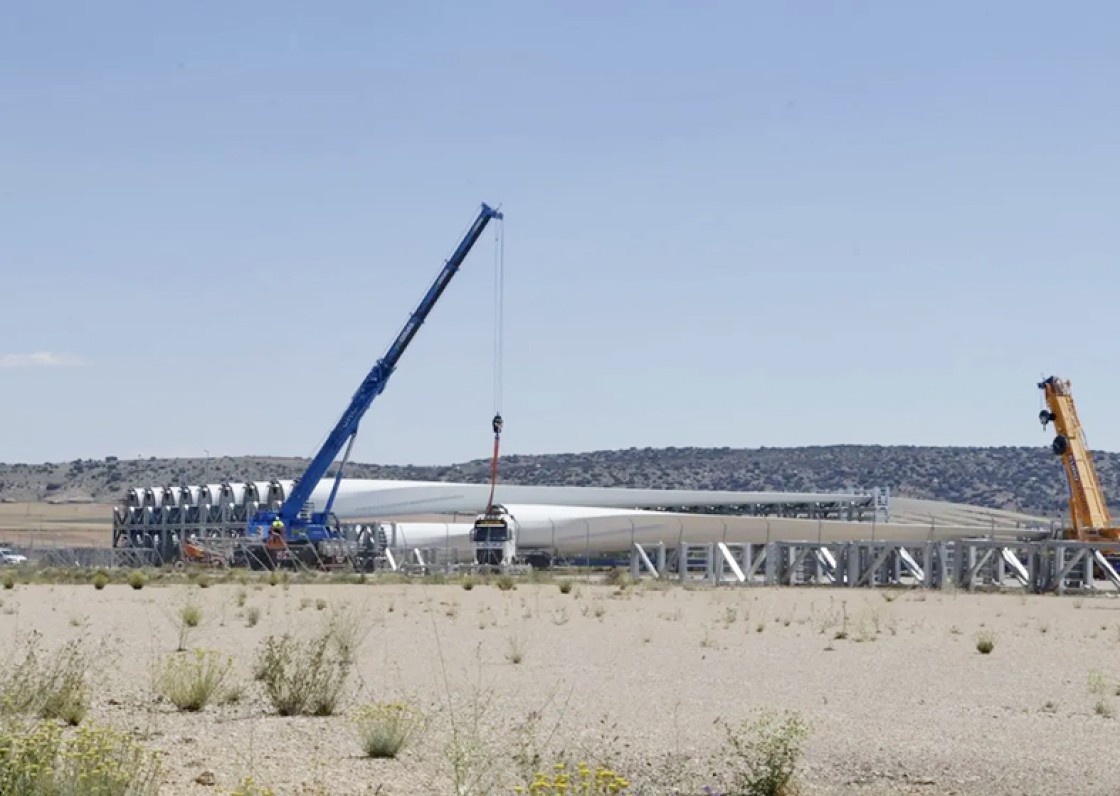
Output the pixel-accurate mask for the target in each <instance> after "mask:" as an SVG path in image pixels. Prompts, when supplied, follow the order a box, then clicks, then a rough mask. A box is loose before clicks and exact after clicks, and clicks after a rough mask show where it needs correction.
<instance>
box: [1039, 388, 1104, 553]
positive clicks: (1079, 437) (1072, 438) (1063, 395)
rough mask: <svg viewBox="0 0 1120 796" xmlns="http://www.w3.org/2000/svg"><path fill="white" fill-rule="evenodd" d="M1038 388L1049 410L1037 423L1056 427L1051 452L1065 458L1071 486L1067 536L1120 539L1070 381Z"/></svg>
mask: <svg viewBox="0 0 1120 796" xmlns="http://www.w3.org/2000/svg"><path fill="white" fill-rule="evenodd" d="M1038 387H1039V389H1040V390H1042V391H1043V394H1044V396H1045V399H1046V409H1043V410H1042V411H1041V412H1039V414H1038V419H1039V421H1040V422H1041V423H1042V427H1043V428H1046V427H1047V426H1048V425H1049V424H1050V423H1053V424H1054V429H1055V431H1057V435H1056V436H1055V437H1054V441H1053V442H1052V443H1051V445H1050V450H1052V451H1053V452H1054V454H1055V455H1056V456H1060V457H1061V458H1062V465H1063V466H1064V467H1065V471H1066V481H1067V482H1068V484H1069V516H1070V527H1069V528H1068V529H1067V531H1066V535H1067V536H1069V537H1070V538H1073V539H1078V540H1080V541H1083V542H1103V541H1114V540H1117V539H1120V528H1117V527H1115V526H1113V524H1112V515H1111V514H1110V513H1109V511H1108V504H1107V503H1105V499H1104V492H1103V490H1102V489H1101V482H1100V479H1098V478H1097V470H1096V468H1095V467H1094V466H1093V457H1092V455H1091V454H1090V453H1089V448H1088V447H1087V446H1086V444H1085V432H1084V431H1083V430H1082V428H1081V421H1080V420H1079V419H1078V417H1077V408H1076V407H1075V406H1074V403H1073V394H1072V393H1071V392H1070V383H1069V380H1068V379H1059V378H1057V377H1055V376H1051V377H1050V378H1048V379H1046V380H1045V381H1042V382H1039V385H1038Z"/></svg>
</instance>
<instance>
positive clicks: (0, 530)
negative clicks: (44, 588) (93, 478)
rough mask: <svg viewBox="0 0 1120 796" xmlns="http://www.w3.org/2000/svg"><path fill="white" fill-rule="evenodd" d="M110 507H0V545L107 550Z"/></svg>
mask: <svg viewBox="0 0 1120 796" xmlns="http://www.w3.org/2000/svg"><path fill="white" fill-rule="evenodd" d="M112 541H113V507H112V506H111V505H108V504H104V503H0V544H11V545H18V546H20V547H26V548H34V547H109V546H111V545H112Z"/></svg>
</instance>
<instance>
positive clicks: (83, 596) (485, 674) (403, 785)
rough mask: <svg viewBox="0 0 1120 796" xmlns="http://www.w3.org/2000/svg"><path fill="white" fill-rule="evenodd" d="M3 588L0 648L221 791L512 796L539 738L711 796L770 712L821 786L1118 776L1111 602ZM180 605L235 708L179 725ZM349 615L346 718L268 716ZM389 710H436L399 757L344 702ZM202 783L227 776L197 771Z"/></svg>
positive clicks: (1001, 786)
mask: <svg viewBox="0 0 1120 796" xmlns="http://www.w3.org/2000/svg"><path fill="white" fill-rule="evenodd" d="M0 600H2V602H3V604H2V606H0V649H4V650H7V651H8V653H6V654H2V655H0V657H3V658H9V657H10V656H12V655H16V654H18V651H19V649H20V645H21V640H22V639H24V638H25V637H26V636H27V634H28V633H29V632H31V631H36V632H38V633H42V634H43V635H44V638H45V641H46V643H48V644H49V645H61V644H63V643H65V642H66V641H67V640H69V639H73V638H81V639H83V640H84V641H85V642H86V643H87V645H88V647H89V648H90V649H91V650H96V651H97V654H96V657H95V660H94V666H93V669H92V671H91V679H92V682H93V684H94V690H93V695H92V699H93V711H92V714H91V720H93V721H99V722H108V723H111V724H113V725H115V726H118V727H123V728H126V729H129V730H132V731H133V732H135V733H136V734H137V735H138V736H139V737H141V738H143V739H144V740H145V742H146V743H148V744H149V745H151V746H152V747H155V748H159V749H162V750H164V751H165V752H166V753H167V754H166V758H165V765H166V775H165V783H166V786H165V788H164V790H163V791H161V792H162V793H168V794H180V793H181V794H215V793H223V794H229V793H231V792H233V790H234V787H235V785H236V783H237V782H238V781H239V780H240V779H241V778H242V777H245V776H253V777H254V778H255V780H256V781H257V782H259V783H261V784H263V785H266V786H268V787H270V788H271V789H272V790H273V791H274V792H275V793H277V794H288V793H321V794H372V793H379V794H385V795H386V796H403V794H453V793H454V792H455V791H454V788H453V787H452V785H451V780H452V776H451V768H452V767H451V762H450V761H451V760H452V759H453V757H454V755H453V754H452V753H451V751H452V749H461V750H462V749H465V748H468V747H469V748H470V749H473V750H474V752H475V754H474V756H473V757H471V756H470V755H468V756H467V758H468V763H469V765H467V764H464V765H465V766H466V767H467V768H469V770H470V771H471V772H472V773H473V774H474V775H477V777H478V781H479V782H480V783H481V784H483V785H486V783H490V785H489V787H480V788H479V789H477V790H476V791H474V792H476V793H512V792H513V790H512V787H513V785H514V779H515V775H516V773H517V771H518V770H519V769H518V764H517V763H516V762H515V757H516V753H517V750H518V749H519V748H521V747H534V748H536V747H540V748H543V749H544V750H545V755H544V757H543V761H544V762H545V763H546V764H549V763H551V762H553V761H556V760H560V759H561V758H562V757H563V756H564V755H565V754H566V755H567V756H569V757H570V758H571V759H574V760H579V759H582V760H585V761H586V762H589V763H592V764H594V763H598V762H602V763H606V764H610V765H612V766H614V767H615V769H616V770H618V771H619V772H621V773H623V774H625V775H626V776H627V777H628V778H629V779H630V780H631V782H632V783H634V786H635V787H634V789H633V791H632V792H633V793H642V794H663V793H664V794H667V793H676V792H681V793H691V794H699V793H702V788H703V786H704V785H705V784H709V783H710V784H713V785H715V784H716V783H717V781H718V777H719V771H720V768H719V766H718V764H717V763H712V762H710V761H709V760H707V757H708V756H709V755H710V754H711V753H713V752H715V751H716V750H717V749H718V748H719V747H720V744H721V741H722V739H723V737H724V735H723V732H722V730H721V727H720V725H719V721H720V720H722V721H724V722H728V723H731V724H737V723H739V722H741V721H743V720H745V719H747V718H749V717H750V716H751V715H752V711H753V710H754V709H756V708H772V709H776V710H789V711H794V712H796V713H797V714H798V715H799V716H801V717H802V718H803V719H804V720H805V721H806V722H807V724H808V727H809V735H808V738H807V740H806V743H805V754H804V757H803V759H802V762H801V766H800V769H799V779H800V782H801V785H802V790H803V792H804V793H806V794H841V793H855V794H888V793H890V794H896V793H914V794H986V795H988V796H992V795H995V794H1053V793H1062V794H1106V793H1107V794H1115V793H1116V792H1117V791H1118V786H1117V784H1116V782H1115V772H1113V771H1112V770H1111V767H1110V766H1106V765H1102V764H1101V763H1100V761H1101V760H1102V759H1103V760H1107V759H1109V752H1111V751H1115V750H1120V741H1117V732H1118V730H1120V723H1118V721H1117V719H1116V718H1113V716H1114V715H1115V711H1116V710H1117V709H1120V697H1118V696H1117V686H1118V680H1120V655H1118V653H1120V601H1118V600H1116V599H1114V598H1109V597H1103V596H1102V597H1086V598H1081V597H1074V596H1065V597H1055V596H1019V595H981V594H969V593H956V592H928V593H927V592H918V591H909V592H900V591H890V592H882V591H869V590H840V589H792V588H791V589H762V588H722V589H719V590H713V589H710V588H698V589H686V588H683V587H680V586H673V587H670V588H650V587H646V586H633V587H631V588H629V589H626V590H625V591H619V590H616V589H614V588H612V587H608V586H603V585H590V584H587V583H582V582H580V581H576V586H575V588H574V589H573V590H572V592H571V593H570V594H562V593H561V591H560V589H559V588H558V587H557V585H556V584H554V583H549V584H530V583H519V584H518V585H517V588H516V589H514V590H511V591H501V590H499V589H498V588H496V587H495V586H494V585H479V586H476V587H475V588H474V589H472V590H470V591H467V590H464V589H463V588H462V587H461V586H459V585H431V584H427V585H421V584H402V583H392V584H376V583H366V584H357V583H354V584H322V583H317V584H306V585H296V584H292V585H289V586H285V585H283V584H281V585H275V586H270V585H268V584H267V583H265V582H259V581H251V582H249V583H248V584H244V585H239V584H236V583H227V584H220V585H213V586H211V587H209V588H205V589H200V588H198V587H197V586H189V585H185V584H178V585H156V584H152V585H149V586H147V587H145V588H144V589H142V590H140V591H135V590H132V589H131V588H129V587H128V586H127V585H119V584H113V585H109V586H108V587H106V588H105V589H104V590H102V591H96V590H95V589H94V588H93V586H90V585H81V586H51V585H23V584H21V585H17V586H16V588H15V589H14V590H11V591H0ZM187 601H195V602H197V604H199V605H200V606H202V608H203V616H204V618H203V622H202V624H201V625H200V626H199V627H198V628H196V629H194V630H193V631H192V632H191V635H190V637H189V638H188V644H187V646H188V647H195V646H197V647H204V648H208V649H218V650H222V651H224V652H227V653H229V654H230V655H232V656H233V657H234V658H235V660H236V661H237V662H238V671H237V674H238V677H239V679H240V680H241V681H243V682H244V683H245V684H246V691H245V696H244V698H243V699H242V700H241V701H240V702H239V703H237V704H232V705H225V706H220V707H207V708H206V709H205V710H203V711H202V712H200V713H197V714H185V713H179V712H177V711H176V710H175V709H174V708H173V707H172V706H171V705H169V704H168V703H166V702H162V701H159V700H157V699H156V697H155V695H154V693H153V687H152V678H151V668H152V665H153V664H154V663H155V662H156V661H158V660H159V659H160V658H161V657H162V656H165V655H168V654H175V653H174V651H175V649H176V647H177V645H178V631H177V630H176V627H175V616H176V612H177V611H178V609H179V608H180V607H181V606H182V605H184V604H185V603H186V602H187ZM253 609H259V611H260V620H259V623H258V624H256V626H253V627H249V626H248V622H247V619H246V617H247V615H248V613H249V612H251V611H252V610H253ZM339 612H341V613H342V615H347V614H348V615H350V616H351V617H357V618H358V619H359V625H360V628H361V633H362V634H363V636H362V643H361V646H360V648H359V651H358V653H357V663H356V665H355V668H354V672H353V676H352V677H351V680H350V687H349V690H348V692H347V695H346V700H345V704H344V706H343V709H342V714H341V715H337V716H333V717H329V718H283V717H279V716H277V715H275V714H274V713H273V712H272V710H271V708H270V706H269V705H268V704H267V703H266V701H265V699H264V698H263V692H262V690H261V686H260V685H259V684H258V683H255V682H253V679H252V674H251V672H252V669H253V661H254V658H255V655H256V652H257V650H258V649H259V645H260V644H261V642H262V641H263V640H264V639H265V638H266V637H267V636H268V635H269V634H280V633H284V632H289V631H290V632H295V633H297V634H303V633H311V632H314V631H316V630H318V629H320V628H322V627H323V626H324V624H325V622H326V621H327V620H328V619H329V618H330V617H331V616H332V615H338V614H339ZM984 633H991V634H992V638H993V640H994V649H993V650H992V652H991V654H988V655H983V654H980V652H978V650H977V639H978V638H979V637H980V635H981V634H984ZM517 652H520V658H521V660H520V663H515V662H513V659H514V658H517V657H518V656H517V655H516V654H515V653H517ZM5 665H10V664H5ZM395 699H407V700H409V701H410V702H412V704H414V705H416V706H418V707H419V708H420V709H421V710H422V711H423V712H424V713H425V715H426V716H427V717H428V719H429V722H428V725H427V726H426V728H425V730H424V732H423V733H422V734H421V735H419V736H418V737H417V739H416V740H415V741H414V743H413V744H412V745H410V746H409V747H407V748H406V749H405V750H404V752H403V753H402V754H401V756H400V757H399V758H398V759H395V760H370V759H365V758H363V757H361V755H360V754H359V747H358V745H357V741H356V736H355V734H354V732H353V724H352V721H351V718H350V713H351V710H352V709H353V708H354V707H355V706H357V705H360V704H363V703H367V702H371V701H377V700H395ZM453 726H454V728H455V731H454V733H453V729H452V728H453ZM455 738H458V739H459V741H460V743H459V744H458V745H456V744H453V743H452V741H453V739H455ZM470 761H473V762H470ZM203 772H211V773H212V774H213V775H214V784H213V785H202V784H197V783H196V782H195V780H196V779H197V778H198V777H199V776H200V775H202V774H203ZM203 779H204V780H206V779H207V778H206V777H203ZM678 786H680V787H681V790H679V791H677V790H675V789H674V788H676V787H678Z"/></svg>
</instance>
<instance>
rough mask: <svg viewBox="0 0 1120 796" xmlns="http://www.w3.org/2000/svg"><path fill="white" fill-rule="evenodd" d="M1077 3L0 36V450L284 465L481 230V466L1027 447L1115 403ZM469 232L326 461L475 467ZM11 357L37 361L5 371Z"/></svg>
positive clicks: (42, 455)
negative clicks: (879, 447) (351, 455)
mask: <svg viewBox="0 0 1120 796" xmlns="http://www.w3.org/2000/svg"><path fill="white" fill-rule="evenodd" d="M1118 22H1120V11H1118V10H1117V8H1116V7H1115V6H1114V5H1113V4H1108V3H1103V2H1101V3H1066V4H1054V3H1042V2H1014V3H1012V2H995V1H992V2H986V3H982V4H981V3H971V2H949V1H946V2H939V3H921V4H919V3H899V2H894V1H888V0H881V1H879V2H861V3H849V2H841V3H817V2H807V1H802V2H789V3H769V4H763V3H732V2H712V3H682V2H676V3H670V2H648V3H641V4H623V3H589V2H571V3H554V4H536V3H513V2H508V3H502V2H473V3H469V4H468V3H460V4H451V3H444V4H439V3H424V2H419V3H409V4H404V3H358V2H333V3H316V4H310V3H295V2H277V1H275V0H274V1H272V2H267V3H266V2H243V3H236V4H234V3H217V2H193V3H183V4H175V5H174V6H172V5H171V4H153V3H146V2H127V3H126V2H111V1H110V2H103V3H96V4H94V3H78V2H45V3H23V4H7V5H5V6H4V7H3V8H2V9H0V63H2V68H0V219H2V221H0V230H2V234H0V273H2V274H3V276H4V280H3V284H4V288H5V290H4V295H5V301H4V302H3V307H4V311H3V312H2V313H0V418H3V421H2V422H3V431H2V434H0V440H2V445H0V460H4V461H58V460H63V459H72V458H78V457H95V458H97V457H103V456H106V455H116V456H129V457H131V456H136V455H142V456H145V457H146V456H150V455H158V456H175V455H178V456H195V455H198V456H200V455H203V454H204V451H210V453H211V454H212V455H218V454H247V453H258V454H269V455H310V454H312V453H313V452H314V451H315V449H316V448H317V446H318V444H319V443H320V442H321V440H322V439H323V437H324V436H325V435H326V433H327V431H328V430H329V428H330V427H331V425H332V424H333V423H334V422H335V420H336V419H337V417H338V415H339V413H340V412H341V411H342V409H343V408H344V406H345V405H346V403H347V401H348V400H349V399H350V396H351V394H352V392H353V390H354V388H355V387H356V385H357V384H358V382H359V381H360V380H361V378H362V377H363V376H364V375H365V373H366V372H367V371H368V369H369V368H370V366H371V365H372V364H373V362H374V361H375V360H376V359H377V357H379V356H380V355H381V354H382V353H383V352H384V350H385V348H386V347H387V346H388V344H389V342H390V341H391V340H392V338H393V337H394V336H395V335H396V333H397V331H398V329H399V328H400V326H401V325H402V324H403V323H404V321H405V320H406V318H407V317H408V313H409V312H410V311H411V310H412V308H413V307H414V305H415V304H416V303H417V301H418V300H419V299H420V297H421V295H422V294H423V292H424V291H425V290H426V289H427V286H428V284H429V282H430V281H431V279H432V278H433V277H434V276H435V274H436V272H437V271H438V269H439V267H440V265H441V264H442V262H443V259H444V258H445V257H446V256H447V255H448V254H449V253H450V251H451V250H452V249H453V248H454V246H455V244H456V243H457V241H458V239H459V236H460V235H461V234H462V232H463V231H464V229H465V227H466V226H467V224H468V223H469V222H470V221H471V220H472V219H473V217H474V215H475V214H476V212H477V209H478V205H479V203H480V202H482V201H486V202H489V203H493V204H501V206H502V209H503V210H504V212H505V213H506V221H505V225H504V230H505V254H506V257H505V266H506V290H505V300H506V304H505V327H506V340H505V361H504V376H505V378H504V391H503V396H502V408H503V411H504V414H505V416H506V431H505V435H504V437H503V440H504V446H505V449H506V450H507V451H509V452H516V453H546V452H560V451H581V450H591V449H601V448H619V447H631V446H636V447H646V446H651V447H660V446H667V445H676V446H690V445H697V446H724V445H726V446H732V447H755V446H760V445H765V446H785V445H810V444H833V443H871V444H915V445H1038V446H1040V449H1041V448H1043V447H1044V446H1045V445H1046V444H1047V443H1048V441H1049V436H1048V435H1047V434H1045V433H1043V432H1042V430H1041V429H1040V428H1039V427H1038V425H1037V421H1036V415H1037V412H1038V409H1039V391H1038V390H1037V388H1036V386H1035V385H1036V382H1037V381H1038V380H1039V377H1040V376H1042V375H1049V374H1050V373H1058V374H1059V375H1062V376H1065V377H1068V378H1070V379H1072V380H1073V385H1074V392H1075V396H1076V398H1077V401H1078V405H1079V408H1080V411H1081V416H1082V420H1083V422H1084V423H1085V424H1086V426H1087V428H1088V431H1089V434H1090V443H1091V444H1092V445H1093V446H1094V447H1098V448H1105V449H1110V450H1118V449H1120V423H1117V422H1116V420H1117V418H1118V415H1117V414H1116V412H1115V411H1114V406H1113V404H1114V401H1113V400H1112V399H1113V397H1114V396H1115V395H1117V394H1118V393H1120V376H1118V375H1117V369H1116V367H1115V364H1114V362H1115V353H1116V342H1117V339H1118V336H1120V335H1118V333H1117V328H1118V319H1117V302H1116V298H1115V297H1116V291H1117V287H1118V286H1120V278H1118V276H1117V273H1118V271H1117V268H1118V264H1120V225H1118V224H1117V223H1116V209H1117V199H1118V197H1120V158H1118V157H1117V155H1118V154H1120V153H1118V151H1117V149H1118V141H1120V139H1118V138H1117V132H1116V131H1117V130H1118V129H1120V118H1118V116H1120V110H1118V109H1120V105H1118V104H1117V102H1116V86H1117V85H1118V84H1120V51H1118V50H1117V48H1116V47H1115V30H1116V26H1117V23H1118ZM493 269H494V243H493V239H492V236H491V235H487V236H486V237H485V238H484V240H483V241H482V242H481V243H480V244H479V245H478V246H477V247H476V248H475V250H474V252H473V253H472V255H471V257H470V258H469V259H468V261H467V263H466V264H465V265H464V268H463V270H462V272H461V273H460V274H459V275H458V276H457V277H456V280H455V281H453V282H452V284H451V286H450V288H449V290H448V292H447V294H446V295H445V297H444V298H443V300H442V301H441V302H440V304H439V305H438V306H437V307H436V309H435V312H434V313H433V315H432V317H431V319H430V320H429V322H428V324H426V325H425V327H424V328H423V329H422V330H421V332H420V333H419V335H418V336H417V338H416V340H415V342H414V343H413V346H412V348H411V349H410V350H409V352H408V353H407V354H406V355H405V358H404V360H403V361H402V362H401V364H400V367H399V369H398V371H397V372H396V374H395V375H394V376H393V379H392V380H391V382H390V384H389V387H388V389H387V390H386V392H385V393H384V394H383V395H382V396H381V397H380V398H379V399H378V400H377V401H376V402H375V403H374V406H373V408H372V409H371V410H370V412H369V414H368V415H367V416H366V419H365V421H364V423H363V427H362V428H363V431H362V435H361V436H360V438H359V441H358V444H357V445H356V448H355V458H356V459H358V460H361V461H378V462H387V463H389V462H391V463H400V464H406V463H415V464H422V463H446V462H451V461H461V460H465V459H472V458H481V457H484V456H486V455H487V454H488V450H489V445H490V436H489V421H490V416H491V413H492V409H493V404H494V396H493V389H492V353H491V352H492V315H493V300H494V291H493ZM33 355H34V356H33Z"/></svg>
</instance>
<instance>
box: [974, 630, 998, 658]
mask: <svg viewBox="0 0 1120 796" xmlns="http://www.w3.org/2000/svg"><path fill="white" fill-rule="evenodd" d="M995 646H996V637H995V635H994V634H993V633H991V632H990V631H987V630H985V631H984V632H982V633H980V634H979V635H978V636H977V637H976V651H977V652H979V653H980V654H981V655H989V654H991V652H992V650H993V649H995Z"/></svg>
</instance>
